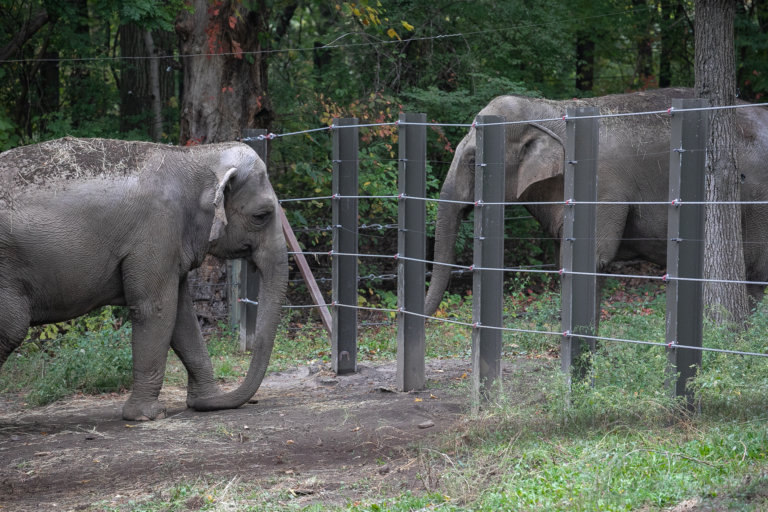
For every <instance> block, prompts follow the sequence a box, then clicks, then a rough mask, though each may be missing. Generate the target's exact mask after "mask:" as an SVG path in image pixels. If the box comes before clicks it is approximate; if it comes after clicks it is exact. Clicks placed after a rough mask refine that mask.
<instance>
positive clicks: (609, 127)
mask: <svg viewBox="0 0 768 512" xmlns="http://www.w3.org/2000/svg"><path fill="white" fill-rule="evenodd" d="M690 97H693V93H692V91H691V90H690V89H663V90H655V91H646V92H640V93H632V94H618V95H612V96H603V97H599V98H593V99H589V100H573V101H549V100H543V99H533V98H524V97H518V96H500V97H498V98H495V99H494V100H492V101H491V102H490V103H489V104H488V106H487V107H485V108H484V109H483V110H482V111H481V112H480V115H500V116H503V117H504V118H505V119H506V120H508V121H522V120H528V119H549V118H561V117H562V116H563V115H564V114H565V112H566V109H567V108H568V107H582V106H597V107H599V108H600V112H601V113H603V114H606V113H618V112H642V111H656V110H666V109H667V108H669V107H670V106H671V104H672V102H671V100H672V99H673V98H690ZM669 117H670V116H669V115H667V114H659V115H650V116H630V117H617V118H605V119H601V120H600V142H599V149H598V159H599V162H598V200H599V201H626V202H636V201H665V200H667V198H668V195H669V177H668V173H669V149H670V139H669V131H670V130H669V127H670V125H669ZM735 119H736V125H735V126H736V128H735V133H734V136H735V139H736V140H737V149H736V158H737V162H738V166H739V173H740V175H741V180H742V184H741V197H742V200H744V201H755V200H762V201H765V200H768V110H766V109H763V108H742V109H737V110H735ZM475 135H476V130H475V129H471V130H470V132H469V133H468V134H467V136H466V137H464V139H463V140H462V141H461V142H460V143H459V145H458V147H457V149H456V153H455V155H454V158H453V162H452V163H451V167H450V170H449V171H448V175H447V177H446V179H445V182H444V184H443V187H442V190H441V193H440V198H441V199H451V200H459V201H473V200H474V197H473V196H474V161H475ZM564 141H565V122H564V121H557V122H546V123H544V122H542V123H528V124H520V125H507V127H506V165H507V171H506V172H507V174H506V192H505V193H506V201H508V202H512V201H521V202H525V201H563V199H564V197H563V162H564V158H565V147H564ZM526 208H527V209H528V210H529V211H530V212H531V214H532V215H533V216H534V217H535V218H536V220H538V222H539V223H540V224H541V227H542V228H543V229H544V230H545V231H546V232H547V233H548V234H549V235H550V236H552V237H554V238H557V239H560V238H561V237H562V231H563V207H562V206H526ZM467 211H468V208H466V207H462V205H456V204H448V203H440V205H439V208H438V214H437V224H436V228H435V260H436V261H438V262H444V263H453V262H454V261H455V251H454V247H455V243H456V234H457V230H458V227H459V223H460V222H461V219H462V218H463V216H464V215H465V214H466V213H467ZM597 217H598V219H597V237H598V240H597V265H598V271H603V270H605V268H606V266H607V265H608V264H609V263H610V262H611V261H613V260H620V261H621V260H627V259H633V258H641V259H645V260H647V261H651V262H655V263H657V264H660V265H666V246H667V243H666V238H667V207H666V206H642V205H617V206H613V205H611V206H604V205H603V206H598V208H597ZM742 227H743V234H744V241H745V244H744V257H745V260H746V261H745V263H746V268H747V280H750V281H766V280H767V279H768V207H765V206H754V205H750V206H743V207H742ZM450 271H451V269H450V267H446V266H443V265H435V267H434V269H433V275H432V280H431V283H430V287H429V291H428V293H427V298H426V304H425V310H426V312H427V314H430V315H431V314H433V313H434V312H435V311H436V309H437V308H438V306H439V304H440V301H441V299H442V296H443V293H444V292H445V289H446V287H447V285H448V280H449V277H450ZM748 291H749V293H750V296H751V297H752V298H753V299H755V300H759V299H760V297H762V293H763V287H760V286H750V287H749V290H748ZM598 293H599V290H598ZM598 297H599V295H598ZM598 311H599V308H598Z"/></svg>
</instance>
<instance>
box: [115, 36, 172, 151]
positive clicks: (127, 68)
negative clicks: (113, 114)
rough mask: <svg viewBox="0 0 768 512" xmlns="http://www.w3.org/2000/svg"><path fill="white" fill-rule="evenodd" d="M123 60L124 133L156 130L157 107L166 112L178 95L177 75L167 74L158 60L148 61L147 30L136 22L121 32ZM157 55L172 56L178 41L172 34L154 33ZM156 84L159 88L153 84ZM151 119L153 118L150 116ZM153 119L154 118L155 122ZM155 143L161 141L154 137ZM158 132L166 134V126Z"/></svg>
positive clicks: (163, 65) (121, 106) (120, 78)
mask: <svg viewBox="0 0 768 512" xmlns="http://www.w3.org/2000/svg"><path fill="white" fill-rule="evenodd" d="M119 31H120V33H119V38H120V56H121V57H123V59H122V61H121V64H120V66H121V68H120V77H119V84H118V85H119V89H120V131H121V132H128V131H131V130H142V131H144V130H147V127H149V128H154V126H155V123H156V121H157V119H158V115H157V113H156V111H157V108H159V109H160V119H162V109H163V106H164V105H167V104H168V101H169V100H170V98H171V97H172V96H173V94H174V80H173V78H174V77H173V73H169V72H163V69H164V68H165V67H166V64H165V63H164V62H163V61H161V60H158V59H148V58H146V57H149V56H150V52H149V50H148V48H147V44H146V37H145V35H144V30H143V29H141V28H140V27H138V26H137V25H135V24H133V23H129V24H127V25H123V26H121V27H120V29H119ZM151 36H152V44H153V46H154V47H155V52H156V53H162V54H164V55H170V54H172V53H173V47H174V46H175V43H176V38H175V37H174V34H173V33H172V32H162V31H155V32H153V33H152V34H151ZM152 66H156V68H155V72H156V73H157V79H156V80H155V79H153V78H152V71H151V69H152ZM155 82H156V85H153V83H155ZM150 116H151V117H150ZM150 119H154V121H152V122H148V121H150ZM147 133H149V134H150V136H151V137H152V139H153V140H159V139H157V138H156V137H155V135H153V134H152V132H151V131H148V132H147ZM158 133H160V134H161V133H162V125H161V126H160V128H159V131H158Z"/></svg>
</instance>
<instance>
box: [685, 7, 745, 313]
mask: <svg viewBox="0 0 768 512" xmlns="http://www.w3.org/2000/svg"><path fill="white" fill-rule="evenodd" d="M695 9H696V25H695V37H696V88H695V89H696V95H697V97H700V98H706V99H708V100H709V102H710V104H711V105H712V106H726V105H733V104H734V103H735V102H736V65H735V58H734V29H733V22H734V15H735V2H733V0H696V4H695ZM733 145H734V139H733V110H714V111H713V115H712V121H711V123H710V133H709V141H708V144H707V165H706V171H705V175H706V200H707V202H708V203H722V202H724V201H739V200H740V189H741V186H740V180H739V172H738V168H737V163H736V155H735V152H734V146H733ZM704 237H705V242H704V243H705V252H704V277H705V278H706V279H720V280H731V281H744V280H745V275H746V272H745V266H744V251H743V249H742V242H741V241H742V229H741V207H740V205H738V204H736V205H726V204H708V205H707V210H706V223H705V229H704ZM704 304H705V307H706V309H707V314H708V315H709V316H710V317H711V318H712V319H714V320H715V321H717V322H729V323H731V324H733V325H735V326H738V327H743V326H744V324H745V322H746V320H747V317H748V315H749V302H748V299H747V291H746V286H745V285H743V284H732V283H716V282H707V283H705V286H704Z"/></svg>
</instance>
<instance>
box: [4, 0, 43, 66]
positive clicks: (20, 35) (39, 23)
mask: <svg viewBox="0 0 768 512" xmlns="http://www.w3.org/2000/svg"><path fill="white" fill-rule="evenodd" d="M49 20H50V17H49V16H48V11H46V10H45V9H42V10H40V11H38V12H36V13H35V14H34V15H32V16H30V17H29V18H28V19H25V20H24V24H23V25H22V27H21V29H20V30H19V31H18V32H17V33H16V35H14V36H13V38H12V39H11V41H10V42H9V43H8V44H6V45H5V46H3V47H2V48H0V61H4V60H8V59H10V58H11V57H12V56H13V55H14V54H15V53H16V52H18V51H19V50H21V47H22V46H24V43H26V42H27V41H29V40H30V39H31V38H32V36H34V35H35V34H36V33H37V31H38V30H40V29H41V28H43V26H44V25H45V24H46V23H48V21H49Z"/></svg>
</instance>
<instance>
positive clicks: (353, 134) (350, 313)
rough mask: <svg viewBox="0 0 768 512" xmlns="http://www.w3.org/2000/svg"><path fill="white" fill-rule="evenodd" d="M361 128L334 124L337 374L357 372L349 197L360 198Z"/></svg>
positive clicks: (353, 210)
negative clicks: (359, 139)
mask: <svg viewBox="0 0 768 512" xmlns="http://www.w3.org/2000/svg"><path fill="white" fill-rule="evenodd" d="M357 124H358V122H357V119H356V118H344V119H334V121H333V190H332V192H333V196H334V198H333V199H332V203H333V252H334V253H342V254H338V255H336V254H334V255H333V264H332V271H333V292H332V295H333V304H334V307H333V329H332V331H333V332H332V333H331V357H332V359H333V370H334V371H335V372H336V373H337V374H342V373H350V372H354V371H356V370H357V309H356V307H357V279H358V275H357V256H356V254H357V199H356V198H351V197H349V196H357V195H358V187H357V174H358V172H357V171H358V157H357V151H358V143H359V142H358V132H359V129H358V128H357ZM345 126H350V128H344V127H345ZM339 196H342V197H339ZM343 196H348V197H343ZM347 306H351V307H347Z"/></svg>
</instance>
